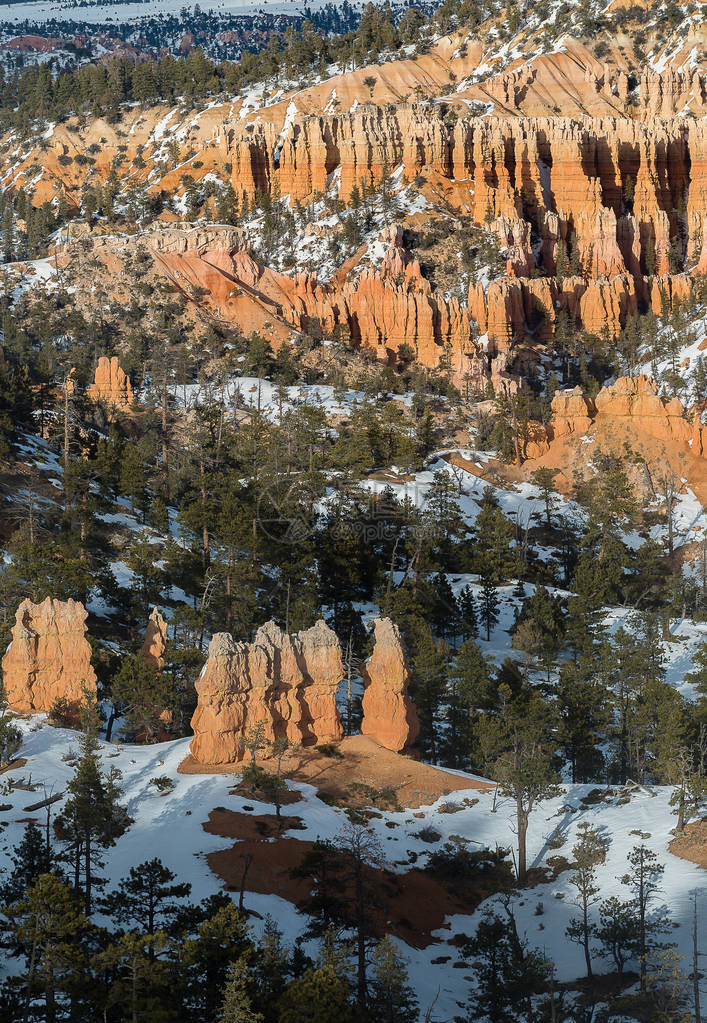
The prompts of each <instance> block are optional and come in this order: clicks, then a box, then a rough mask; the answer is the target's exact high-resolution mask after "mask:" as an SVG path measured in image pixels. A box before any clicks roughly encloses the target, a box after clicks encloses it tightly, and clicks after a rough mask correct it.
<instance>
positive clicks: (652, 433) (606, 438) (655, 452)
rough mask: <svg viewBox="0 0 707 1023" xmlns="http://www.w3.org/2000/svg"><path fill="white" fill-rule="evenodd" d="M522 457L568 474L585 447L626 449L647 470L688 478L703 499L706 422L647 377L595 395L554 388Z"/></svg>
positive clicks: (706, 493)
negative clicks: (545, 420)
mask: <svg viewBox="0 0 707 1023" xmlns="http://www.w3.org/2000/svg"><path fill="white" fill-rule="evenodd" d="M530 433H531V439H530V441H529V443H528V444H527V447H526V451H525V455H526V457H527V458H528V459H530V463H531V464H530V465H529V468H530V469H531V471H532V468H534V466H533V465H532V462H534V461H535V460H538V459H540V460H541V461H542V464H545V465H552V466H554V467H556V468H559V469H560V470H561V472H563V473H564V474H566V475H567V476H568V478H571V470H572V467H573V465H574V464H577V467H578V468H580V469H581V467H582V466H584V465H586V462H587V459H588V457H589V455H590V451H589V448H588V447H587V445H588V444H589V445H596V446H597V448H598V449H600V450H602V451H603V452H605V453H614V454H617V455H619V456H620V457H622V458H625V456H626V451H627V449H630V450H632V451H633V452H635V453H636V454H638V455H640V456H641V457H642V458H643V459H644V460H645V462H646V464H647V465H648V466H649V468H650V471H651V472H654V471H655V472H658V473H662V472H664V471H665V470H666V469H671V470H672V471H673V473H674V475H675V477H676V478H677V479H684V480H687V482H688V484H689V486H690V487H691V488H692V490H693V491H694V492H695V494H696V495H697V497H698V499H699V500H701V501H703V502H704V501H705V500H706V499H707V474H706V473H705V461H704V459H705V455H706V453H707V426H703V425H702V422H701V419H700V416H699V414H697V413H695V412H693V413H690V412H688V411H687V410H686V409H685V408H684V406H683V404H682V402H681V401H680V400H679V399H678V398H672V399H669V400H668V399H666V398H663V397H661V395H660V394H659V393H658V387H657V385H656V383H655V381H654V380H653V379H652V378H651V377H647V376H638V377H620V378H619V379H618V380H616V381H615V382H614V383H613V384H609V385H607V386H606V387H603V388H602V389H601V390H600V391H599V393H598V394H597V395H596V397H595V398H594V399H592V398H591V397H590V396H589V395H587V394H584V393H583V392H582V390H581V388H579V387H575V388H574V389H573V390H571V391H559V392H557V393H556V394H555V395H554V397H553V399H552V417H551V419H550V423H549V425H548V426H547V427H546V428H544V427H542V426H541V425H540V424H539V423H538V424H534V425H533V428H532V430H531V431H530Z"/></svg>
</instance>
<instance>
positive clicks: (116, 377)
mask: <svg viewBox="0 0 707 1023" xmlns="http://www.w3.org/2000/svg"><path fill="white" fill-rule="evenodd" d="M88 396H89V398H90V399H91V401H96V402H98V401H100V402H102V403H103V404H104V405H105V406H106V407H107V408H108V409H111V410H114V411H117V412H126V411H127V410H128V409H129V408H130V407H131V405H132V403H133V388H132V384H131V383H130V377H128V376H127V375H126V374H125V373H124V372H123V370H122V369H121V368H120V362H119V361H118V357H117V356H116V355H113V356H112V357H111V358H110V359H109V358H108V357H107V356H105V355H102V356H101V357H100V359H99V360H98V365H97V366H96V374H95V379H94V382H93V384H92V385H91V386H90V387H89V389H88Z"/></svg>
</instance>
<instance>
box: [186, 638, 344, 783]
mask: <svg viewBox="0 0 707 1023" xmlns="http://www.w3.org/2000/svg"><path fill="white" fill-rule="evenodd" d="M343 675H344V667H343V663H342V660H341V649H340V647H339V641H338V639H337V637H336V634H335V633H334V632H333V631H332V630H331V629H330V628H329V627H328V626H327V625H326V623H325V622H323V621H319V622H317V624H316V625H314V626H313V627H312V628H311V629H306V630H305V631H303V632H298V633H297V634H295V635H288V634H287V633H285V632H283V631H282V630H281V629H280V628H279V627H278V626H277V625H275V623H274V622H268V623H267V624H266V625H263V626H262V627H261V628H260V629H258V632H257V633H256V636H255V639H254V640H253V642H252V643H237V642H236V641H235V640H234V639H233V637H232V636H231V635H229V634H228V633H225V632H220V633H217V634H216V635H215V636H214V637H213V639H212V640H211V645H210V647H209V657H208V660H207V662H206V664H205V666H204V670H203V671H202V673H201V676H200V677H199V679H198V680H197V683H196V690H197V693H198V697H199V702H198V704H197V708H196V710H195V712H194V716H193V717H192V721H191V726H192V729H193V731H194V738H193V739H192V742H191V746H190V750H191V754H192V756H193V757H194V759H195V760H196V761H197V762H199V763H203V764H229V763H235V762H238V761H240V760H242V759H243V756H244V754H245V746H244V744H243V740H244V738H245V737H246V736H247V735H248V733H249V731H250V730H251V729H252V728H253V727H254V726H255V725H258V724H260V723H262V725H263V726H264V738H265V739H266V740H267V741H272V740H274V739H278V738H283V737H287V738H288V739H290V740H291V741H292V742H293V743H296V744H301V745H315V744H317V743H323V742H334V741H338V740H339V739H340V738H341V737H342V734H343V732H342V728H341V721H340V720H339V712H338V710H337V707H336V691H337V688H338V686H339V683H340V682H341V679H342V678H343Z"/></svg>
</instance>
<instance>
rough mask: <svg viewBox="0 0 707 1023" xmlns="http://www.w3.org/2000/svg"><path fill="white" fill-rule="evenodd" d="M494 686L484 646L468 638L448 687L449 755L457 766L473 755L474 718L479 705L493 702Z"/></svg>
mask: <svg viewBox="0 0 707 1023" xmlns="http://www.w3.org/2000/svg"><path fill="white" fill-rule="evenodd" d="M490 688H491V671H490V664H489V662H488V661H487V659H486V658H485V657H484V655H483V653H482V651H481V649H480V647H479V646H478V645H477V644H476V643H475V642H474V641H473V640H471V639H468V640H466V642H465V643H463V644H462V646H461V647H460V649H459V652H458V654H457V656H456V657H455V659H454V662H453V663H452V665H451V668H450V671H449V683H448V687H447V722H448V724H449V735H448V745H449V759H450V761H451V763H452V765H453V766H455V767H458V766H460V765H461V764H462V763H463V761H464V759H465V758H466V757H469V756H470V755H471V749H472V742H473V735H474V721H475V719H476V714H477V711H478V709H479V708H488V706H489V701H490Z"/></svg>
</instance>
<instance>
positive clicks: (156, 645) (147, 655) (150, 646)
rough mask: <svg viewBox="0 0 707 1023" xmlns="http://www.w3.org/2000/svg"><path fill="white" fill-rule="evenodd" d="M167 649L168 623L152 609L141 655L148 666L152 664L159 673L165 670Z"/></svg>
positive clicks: (155, 609)
mask: <svg viewBox="0 0 707 1023" xmlns="http://www.w3.org/2000/svg"><path fill="white" fill-rule="evenodd" d="M166 649H167V623H166V621H165V620H164V618H163V617H162V615H161V613H160V612H159V611H158V610H157V608H156V607H155V608H153V609H152V614H151V615H150V617H149V619H148V622H147V628H146V629H145V639H144V640H143V644H142V647H141V648H140V653H141V655H142V657H143V658H144V660H145V661H147V663H148V664H151V665H152V667H153V668H155V669H156V670H157V671H162V670H163V669H164V654H165V650H166Z"/></svg>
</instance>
